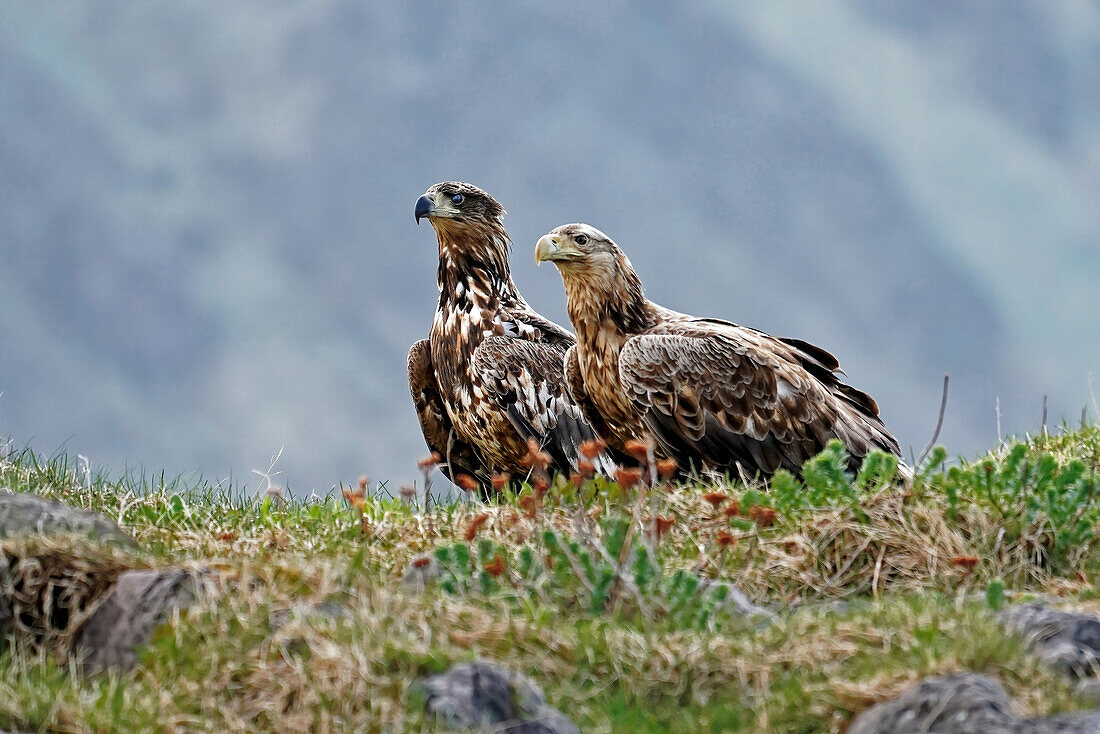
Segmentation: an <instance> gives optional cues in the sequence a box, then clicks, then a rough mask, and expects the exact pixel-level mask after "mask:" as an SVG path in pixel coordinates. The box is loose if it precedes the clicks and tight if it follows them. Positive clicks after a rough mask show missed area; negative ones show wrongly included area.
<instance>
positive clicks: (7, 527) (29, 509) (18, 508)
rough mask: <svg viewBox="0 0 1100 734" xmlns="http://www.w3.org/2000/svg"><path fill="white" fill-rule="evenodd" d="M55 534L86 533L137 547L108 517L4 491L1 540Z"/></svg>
mask: <svg viewBox="0 0 1100 734" xmlns="http://www.w3.org/2000/svg"><path fill="white" fill-rule="evenodd" d="M53 533H86V534H87V535H89V536H91V537H94V538H97V539H99V540H110V541H116V542H119V543H123V544H125V545H132V544H133V540H132V539H131V538H130V536H129V535H127V534H126V533H125V532H123V531H122V529H121V528H119V526H118V524H117V523H115V521H114V520H112V519H111V518H109V517H106V516H105V515H100V514H98V513H95V512H89V511H88V510H79V509H76V508H73V507H69V506H68V505H65V504H62V503H60V502H54V501H53V500H47V499H44V498H42V497H39V496H37V495H34V494H26V493H10V492H0V538H12V537H17V536H21V535H36V534H37V535H48V534H53Z"/></svg>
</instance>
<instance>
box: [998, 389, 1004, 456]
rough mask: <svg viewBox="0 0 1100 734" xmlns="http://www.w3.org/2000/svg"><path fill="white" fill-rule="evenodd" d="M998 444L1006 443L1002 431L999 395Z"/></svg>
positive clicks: (999, 398)
mask: <svg viewBox="0 0 1100 734" xmlns="http://www.w3.org/2000/svg"><path fill="white" fill-rule="evenodd" d="M996 405H997V446H1000V445H1001V444H1002V443H1004V434H1003V433H1001V396H1000V395H998V396H997V403H996Z"/></svg>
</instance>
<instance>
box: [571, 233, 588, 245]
mask: <svg viewBox="0 0 1100 734" xmlns="http://www.w3.org/2000/svg"><path fill="white" fill-rule="evenodd" d="M573 241H574V242H576V243H577V244H578V245H580V246H581V247H584V246H585V245H587V244H588V235H586V234H579V235H577V236H576V237H574V238H573Z"/></svg>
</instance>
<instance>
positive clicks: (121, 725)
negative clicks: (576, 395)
mask: <svg viewBox="0 0 1100 734" xmlns="http://www.w3.org/2000/svg"><path fill="white" fill-rule="evenodd" d="M843 458H844V457H843V456H842V454H840V452H839V451H838V449H837V448H836V447H833V448H830V449H829V450H827V451H826V452H825V453H824V454H823V455H822V456H820V457H818V458H817V459H815V460H814V465H813V467H811V470H810V471H807V472H806V479H805V480H804V481H803V482H800V481H797V480H795V479H794V478H793V477H790V476H781V477H779V478H777V479H776V480H775V481H774V482H773V483H772V486H771V487H770V488H765V487H762V486H756V487H746V486H744V485H741V484H726V483H718V484H706V483H697V484H690V485H683V486H677V487H661V488H659V489H658V490H655V491H650V492H648V493H645V492H639V491H638V490H637V489H632V490H626V491H624V490H623V489H622V488H620V487H619V486H618V485H616V484H614V483H607V482H603V481H602V480H601V481H596V482H588V483H587V484H585V485H584V486H583V487H581V488H580V490H577V489H575V488H573V487H572V485H569V484H567V483H565V482H561V483H559V484H557V485H555V486H554V487H552V488H551V489H550V491H549V493H548V494H547V495H546V497H545V500H544V502H543V503H542V504H539V505H537V509H536V510H535V511H534V512H532V507H533V505H532V503H531V500H528V499H524V496H525V495H528V494H529V493H530V490H525V492H523V493H521V495H520V496H518V497H510V498H508V499H507V500H504V501H502V502H500V503H498V504H494V505H491V506H481V505H470V504H468V503H465V502H461V501H460V502H455V503H450V504H440V505H435V506H433V507H432V508H431V510H430V511H429V512H424V511H423V510H422V509H421V508H419V507H417V506H410V505H408V504H406V503H404V502H402V501H400V500H394V499H392V498H389V497H387V496H382V497H370V496H367V497H366V498H364V501H363V503H362V507H361V509H360V508H357V507H355V506H352V505H349V504H348V503H347V502H346V501H345V500H344V498H342V497H340V498H337V497H332V498H328V499H325V500H323V501H316V502H311V503H301V502H283V501H280V500H278V499H277V498H274V497H270V496H264V497H263V498H262V499H259V500H250V499H246V498H242V496H241V493H240V492H237V491H234V490H232V489H230V488H213V487H210V486H207V485H203V484H199V485H198V486H190V485H188V484H187V483H186V482H183V481H175V482H167V483H166V482H165V481H164V478H163V477H155V476H154V477H148V476H146V477H135V476H129V477H125V478H123V479H122V480H112V479H110V478H108V477H102V476H99V477H96V476H93V477H85V476H83V475H82V474H80V473H79V472H78V471H76V467H75V466H74V465H73V464H71V463H70V461H69V459H68V458H67V457H66V456H63V455H61V456H56V457H53V458H49V459H46V458H42V457H36V456H34V455H32V454H30V453H24V454H22V455H19V456H16V457H13V458H11V459H9V460H7V461H3V462H0V486H7V487H10V488H11V489H13V490H15V491H21V492H37V493H39V494H43V495H46V496H49V497H54V498H57V499H60V500H63V501H65V502H68V503H70V504H73V505H77V506H81V507H88V508H91V509H94V510H98V511H100V512H104V513H105V514H107V515H109V516H111V517H113V518H116V519H118V520H119V522H120V523H121V524H122V526H123V527H124V528H125V529H126V530H127V531H128V532H130V533H131V534H132V535H133V536H134V537H135V538H136V539H137V540H138V543H139V546H140V550H139V551H135V552H133V553H132V554H131V556H130V558H131V561H132V565H135V566H148V565H167V564H184V565H191V566H201V567H207V568H211V569H214V570H215V571H216V573H214V574H212V575H211V577H210V579H211V581H210V583H211V590H212V594H211V596H210V598H208V599H204V600H203V601H201V602H200V603H199V604H197V605H195V606H194V607H192V608H191V609H189V610H187V611H186V612H184V613H181V614H180V615H179V616H178V617H177V618H174V619H172V620H170V621H169V622H168V623H166V624H165V625H164V626H163V627H162V628H161V629H160V630H159V632H158V633H157V635H156V637H155V639H154V641H153V643H152V644H151V645H150V646H149V647H148V648H147V649H146V650H145V652H144V653H143V655H142V657H141V662H140V664H139V665H138V666H137V667H136V668H135V669H134V670H132V671H130V672H128V673H125V674H109V675H103V676H100V677H97V678H94V679H91V680H83V679H81V678H80V677H78V676H76V675H72V674H71V671H70V670H68V668H67V667H66V663H65V661H64V659H63V658H62V657H61V656H59V655H58V651H57V650H55V649H51V648H50V647H49V646H47V647H45V648H42V649H37V650H30V649H27V648H25V647H22V646H19V645H16V646H12V647H9V648H8V649H6V650H5V651H4V652H3V653H2V654H0V669H2V671H3V673H2V675H0V728H13V729H32V730H41V731H55V730H56V731H112V730H127V731H145V730H194V731H226V730H261V731H266V730H272V731H300V730H318V731H326V730H327V731H342V730H355V731H378V732H381V731H432V730H434V726H433V724H432V722H430V721H425V720H424V718H423V716H422V714H421V713H420V712H419V711H418V710H417V708H416V706H415V705H411V704H410V703H409V702H408V700H407V696H406V693H407V691H408V688H409V686H410V684H411V683H412V682H413V680H414V679H415V678H417V677H418V676H422V675H425V674H428V673H432V672H437V671H441V670H444V669H446V668H447V667H448V666H449V665H451V664H453V663H455V662H459V661H465V660H470V659H472V658H475V657H478V658H484V659H488V660H493V661H497V662H500V663H503V664H506V665H509V666H512V667H514V668H516V669H519V670H521V671H524V672H526V673H528V674H529V675H531V676H532V677H534V678H535V679H536V680H537V681H538V682H539V683H540V684H541V685H542V687H543V688H544V690H545V691H546V694H547V697H548V698H549V700H550V702H551V703H552V704H554V705H556V706H558V707H559V708H561V709H562V710H563V711H564V712H566V714H567V715H569V716H570V717H571V718H573V719H574V721H576V722H577V723H578V724H579V725H580V726H581V728H582V729H583V730H584V731H586V732H611V731H634V732H638V733H641V732H651V731H652V732H658V731H660V732H664V731H744V732H775V733H778V732H830V731H841V730H843V727H844V726H845V725H846V724H847V723H848V722H849V721H850V720H851V718H852V717H853V716H854V715H855V714H856V713H858V712H859V711H860V710H862V709H864V708H866V707H867V706H868V705H870V704H871V703H873V702H874V701H876V700H880V699H882V698H884V697H887V696H890V695H892V694H895V693H897V692H900V691H901V690H903V689H904V688H906V687H908V686H910V685H911V684H913V683H914V682H916V681H917V680H919V679H921V678H923V677H926V676H929V675H935V674H944V673H949V672H955V671H960V670H971V671H976V672H982V673H986V674H988V675H991V676H994V677H996V678H997V679H998V680H1000V681H1001V683H1002V684H1003V685H1004V686H1005V688H1006V689H1007V690H1008V692H1009V694H1010V695H1011V696H1013V697H1014V699H1015V700H1016V701H1017V703H1018V705H1019V707H1020V709H1021V712H1025V711H1026V712H1027V713H1033V714H1047V713H1054V712H1060V711H1066V710H1072V709H1074V708H1075V707H1077V706H1079V705H1081V702H1079V701H1077V700H1076V699H1075V698H1074V696H1073V693H1072V691H1071V686H1070V684H1069V683H1068V682H1066V681H1064V680H1062V679H1061V678H1059V677H1058V676H1057V675H1055V674H1053V673H1051V672H1048V671H1047V670H1045V669H1044V668H1042V667H1041V666H1040V665H1039V664H1038V663H1037V662H1036V661H1035V660H1034V659H1033V658H1032V656H1030V655H1029V654H1028V653H1027V652H1026V651H1025V650H1023V649H1022V648H1021V646H1020V645H1019V644H1017V643H1016V642H1014V641H1012V640H1011V639H1006V637H1005V636H1004V634H1003V633H1002V632H1001V630H1000V628H999V626H998V624H997V622H996V619H995V617H994V615H993V612H992V610H991V608H990V607H991V603H992V604H993V605H997V604H999V603H1000V600H1001V598H1002V597H1006V598H1007V601H1008V602H1010V603H1011V602H1013V601H1017V600H1019V599H1021V598H1027V597H1028V596H1031V595H1052V596H1057V597H1061V601H1062V603H1063V604H1064V605H1065V606H1069V607H1073V608H1079V609H1087V610H1093V611H1096V610H1100V602H1098V601H1097V600H1096V594H1095V592H1094V591H1093V588H1094V581H1095V579H1096V578H1097V576H1098V574H1100V552H1098V551H1100V540H1098V538H1097V537H1096V535H1095V532H1094V528H1095V527H1096V524H1097V522H1098V521H1100V497H1098V494H1100V491H1098V490H1100V486H1098V481H1100V480H1098V469H1100V429H1097V428H1096V427H1088V428H1083V429H1081V430H1079V431H1074V432H1065V433H1062V434H1058V435H1055V436H1042V437H1038V438H1035V439H1032V440H1031V441H1029V442H1027V443H1023V444H1015V445H1006V446H1004V447H1001V448H999V449H998V450H996V451H994V452H992V453H991V454H990V455H988V456H985V457H981V458H980V459H978V460H977V461H973V462H957V463H955V464H953V466H951V467H947V466H945V465H944V455H943V453H942V452H934V453H933V455H932V456H931V458H930V459H929V461H928V462H926V465H925V466H923V467H919V468H918V469H919V470H918V474H917V476H916V478H915V479H914V480H913V481H911V482H906V483H899V482H898V481H896V480H894V478H893V473H894V466H893V465H892V463H891V462H890V461H889V460H888V459H885V458H883V457H878V458H876V460H875V462H874V463H872V464H868V465H866V466H865V469H864V471H862V472H860V474H859V476H858V477H849V476H846V475H845V474H844V472H843V470H842V467H843ZM719 495H724V496H719ZM735 510H736V512H735ZM653 517H661V518H664V519H665V520H666V521H671V524H670V525H668V527H667V531H666V532H665V533H663V534H662V535H661V536H660V537H659V538H658V537H655V536H654V535H653V534H651V533H649V532H648V530H649V529H650V528H651V527H652V523H651V520H652V518H653ZM475 519H476V521H475ZM471 525H475V526H476V527H474V529H473V532H471ZM468 536H469V537H468ZM2 542H3V544H4V545H5V549H6V550H9V551H10V552H14V551H12V548H14V547H15V546H14V545H13V544H14V543H17V541H11V540H9V541H2ZM19 542H23V541H19ZM22 552H25V551H22ZM89 552H92V551H89ZM106 552H107V551H104V553H106ZM110 553H112V554H116V555H117V554H118V553H119V551H118V550H117V549H113V550H111V551H110ZM423 554H428V555H431V556H433V557H434V558H435V559H436V562H438V563H439V564H440V567H441V569H442V575H441V576H440V578H439V580H438V582H437V583H435V584H434V585H432V586H431V587H430V588H428V589H427V590H426V591H424V592H422V593H414V592H411V591H407V590H404V589H403V588H402V584H401V579H402V576H403V575H404V573H405V570H406V569H407V568H408V567H409V565H410V563H411V562H412V561H413V560H414V559H416V558H418V557H420V556H422V555H423ZM112 557H114V556H112ZM620 561H622V564H621V566H620V563H619V562H620ZM702 579H720V580H723V581H728V582H730V583H732V584H735V585H736V586H737V587H738V588H740V589H742V590H743V591H744V592H745V593H746V594H748V595H749V596H750V597H751V598H752V599H753V600H754V601H755V602H756V603H758V604H762V605H766V606H769V607H771V608H774V609H775V610H776V611H778V612H779V613H778V615H777V616H776V617H775V618H774V619H770V618H768V617H763V616H762V617H754V618H744V617H742V616H740V615H738V614H736V613H733V612H732V611H731V610H730V608H729V607H728V606H726V605H723V604H722V603H721V601H722V600H721V598H720V596H721V593H722V591H721V589H719V588H718V587H716V586H714V585H709V586H707V585H705V584H703V583H701V582H700V580H702ZM326 603H328V606H321V605H325V604H326ZM333 603H335V605H336V606H337V607H338V608H340V609H342V610H344V613H340V614H335V615H333V614H325V613H320V612H317V611H316V609H317V608H318V607H321V608H322V609H325V608H331V606H332V605H333ZM279 621H281V622H282V623H281V624H279V623H277V622H279Z"/></svg>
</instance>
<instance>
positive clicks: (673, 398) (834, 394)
mask: <svg viewBox="0 0 1100 734" xmlns="http://www.w3.org/2000/svg"><path fill="white" fill-rule="evenodd" d="M536 257H539V258H540V259H545V260H552V261H554V264H555V265H556V266H557V267H558V269H559V271H560V272H561V274H562V279H563V281H564V283H565V289H566V297H567V300H568V304H569V313H570V318H571V320H572V321H573V325H574V328H575V329H576V331H577V340H578V341H577V347H576V348H575V349H576V350H577V358H576V362H577V364H578V366H579V367H578V370H577V372H578V373H579V377H580V381H581V383H582V386H583V389H584V392H585V394H586V396H587V398H588V399H589V400H590V401H591V402H592V404H593V406H594V409H595V412H597V413H599V414H600V417H601V418H602V419H603V420H604V421H605V422H607V423H608V424H610V427H609V430H610V431H611V432H612V433H616V432H621V431H622V430H623V429H624V428H629V429H631V430H633V431H635V432H637V431H639V430H641V431H647V432H650V433H652V434H653V435H654V437H655V438H656V439H657V441H658V443H659V445H660V447H661V449H662V450H663V452H664V453H665V454H667V455H670V456H672V457H674V458H676V459H677V461H678V462H679V464H680V465H681V467H693V468H696V469H704V468H705V469H718V470H727V471H732V472H734V473H747V474H749V475H753V474H756V473H760V474H763V475H765V476H770V475H771V474H774V473H775V471H777V470H778V469H780V468H783V469H787V470H789V471H791V472H794V473H798V472H800V471H801V468H802V465H803V464H804V463H805V461H806V460H808V459H810V458H811V457H813V456H814V455H816V454H817V453H819V452H820V451H821V450H822V449H823V448H824V447H825V445H826V444H827V443H828V442H829V441H830V440H832V439H834V438H839V439H840V440H841V441H843V442H844V444H845V446H846V447H847V450H848V452H849V454H850V455H851V457H852V466H853V467H856V466H858V464H859V463H860V461H861V459H862V457H863V456H865V455H866V454H867V453H868V452H870V451H871V450H873V449H881V450H884V451H889V452H891V453H894V454H899V453H900V452H899V449H898V444H897V442H896V441H895V440H894V438H893V436H891V435H890V433H889V432H888V431H887V430H886V428H885V427H884V426H883V424H882V421H881V420H880V419H879V417H878V406H877V405H876V404H875V402H874V400H872V399H871V398H870V396H868V395H867V394H866V393H864V392H862V391H860V390H857V389H856V388H853V387H851V386H849V385H846V384H844V383H842V382H840V380H839V377H838V376H837V373H838V372H840V366H839V364H838V363H837V360H836V358H835V357H833V355H832V354H830V353H829V352H827V351H825V350H824V349H821V348H820V347H817V346H815V345H813V344H810V343H808V342H805V341H802V340H799V339H779V338H776V337H772V336H769V335H768V334H765V333H764V332H761V331H758V330H755V329H751V328H746V327H741V326H737V325H735V324H733V323H730V322H728V321H722V320H719V319H700V318H694V317H691V316H687V315H685V314H680V313H676V312H674V311H670V310H668V309H665V308H663V307H661V306H658V305H657V304H654V303H652V302H650V301H647V300H646V299H645V298H644V296H643V294H642V288H641V283H640V281H639V280H638V277H637V274H636V273H635V272H634V270H633V267H632V266H631V265H630V261H629V260H628V259H627V258H626V256H625V255H624V254H623V253H622V251H621V250H620V249H619V248H618V246H617V245H615V244H614V243H613V242H612V241H611V240H610V239H609V238H607V236H606V235H604V234H603V233H601V232H600V231H599V230H596V229H595V228H593V227H590V226H588V225H581V224H573V225H565V226H563V227H559V228H557V229H555V230H553V231H552V232H551V233H550V234H548V235H546V236H545V237H543V238H542V239H540V240H539V244H538V247H537V248H536ZM618 314H627V315H629V318H622V317H617V315H618ZM576 382H577V378H576V377H571V379H570V384H571V385H572V384H574V383H576ZM574 392H575V394H576V393H577V392H579V390H575V391H574ZM624 400H625V401H626V402H628V403H629V405H631V406H633V413H634V415H633V416H630V415H625V416H624V414H623V411H622V409H621V408H622V405H623V404H624ZM582 405H583V403H582Z"/></svg>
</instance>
